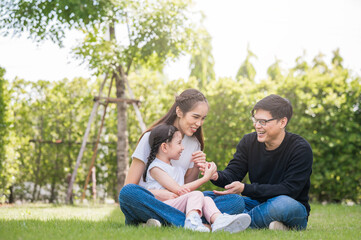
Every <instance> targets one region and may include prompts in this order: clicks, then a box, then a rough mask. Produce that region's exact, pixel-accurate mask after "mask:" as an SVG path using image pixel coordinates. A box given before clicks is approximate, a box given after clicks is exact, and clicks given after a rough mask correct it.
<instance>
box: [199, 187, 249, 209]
mask: <svg viewBox="0 0 361 240" xmlns="http://www.w3.org/2000/svg"><path fill="white" fill-rule="evenodd" d="M203 194H204V196H205V197H210V198H212V199H213V201H214V203H215V204H216V206H217V208H218V209H219V211H221V213H227V214H230V215H234V214H239V213H243V211H244V207H245V205H244V200H243V198H242V197H241V196H239V195H238V194H227V195H216V194H214V193H213V192H212V191H205V192H203Z"/></svg>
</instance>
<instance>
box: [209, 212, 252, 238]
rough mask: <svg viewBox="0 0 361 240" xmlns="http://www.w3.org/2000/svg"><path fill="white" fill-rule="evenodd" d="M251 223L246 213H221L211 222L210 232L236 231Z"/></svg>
mask: <svg viewBox="0 0 361 240" xmlns="http://www.w3.org/2000/svg"><path fill="white" fill-rule="evenodd" d="M250 224H251V217H250V216H249V215H248V214H246V213H241V214H237V215H228V214H226V213H223V214H222V215H220V216H219V217H217V219H216V220H215V221H214V223H213V224H212V232H218V231H226V232H230V233H236V232H240V231H243V230H245V229H246V228H248V226H249V225H250Z"/></svg>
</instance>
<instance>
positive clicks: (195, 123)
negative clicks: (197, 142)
mask: <svg viewBox="0 0 361 240" xmlns="http://www.w3.org/2000/svg"><path fill="white" fill-rule="evenodd" d="M179 110H180V109H179ZM207 114H208V104H207V103H206V102H199V103H197V104H195V106H194V108H193V109H191V110H190V111H189V112H187V113H185V114H184V113H183V112H182V111H178V112H177V115H178V117H179V120H178V124H177V125H178V126H176V127H177V128H178V129H179V131H180V132H181V133H182V135H187V136H193V134H194V133H195V132H196V131H197V129H198V128H199V127H201V126H202V125H203V122H204V119H205V118H206V116H207Z"/></svg>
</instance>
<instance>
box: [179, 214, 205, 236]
mask: <svg viewBox="0 0 361 240" xmlns="http://www.w3.org/2000/svg"><path fill="white" fill-rule="evenodd" d="M184 228H186V229H190V230H193V231H198V232H210V230H209V228H207V227H206V226H204V225H203V223H202V219H201V217H200V216H199V214H198V213H192V214H191V215H190V216H189V217H187V218H186V220H185V221H184Z"/></svg>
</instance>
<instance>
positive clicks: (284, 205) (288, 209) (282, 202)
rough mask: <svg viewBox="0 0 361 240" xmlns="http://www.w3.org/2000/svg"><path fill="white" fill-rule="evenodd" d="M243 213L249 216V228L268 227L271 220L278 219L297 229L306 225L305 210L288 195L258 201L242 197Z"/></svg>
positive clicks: (304, 227)
mask: <svg viewBox="0 0 361 240" xmlns="http://www.w3.org/2000/svg"><path fill="white" fill-rule="evenodd" d="M243 199H244V202H245V206H246V208H245V210H244V213H248V214H249V215H250V216H251V219H252V222H251V225H250V228H268V226H269V224H270V223H271V222H272V221H279V222H282V223H284V224H285V225H286V226H288V227H290V228H295V229H298V230H303V229H306V227H307V211H306V208H305V206H303V205H302V204H301V203H300V202H298V201H296V200H294V199H293V198H291V197H288V196H284V195H281V196H277V197H274V198H271V199H268V200H267V201H266V202H264V203H260V202H258V201H256V200H253V199H251V198H249V197H243Z"/></svg>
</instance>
